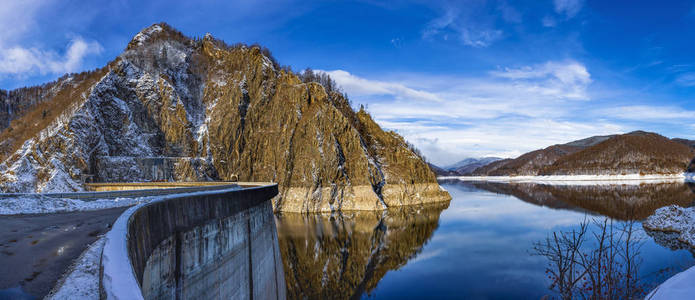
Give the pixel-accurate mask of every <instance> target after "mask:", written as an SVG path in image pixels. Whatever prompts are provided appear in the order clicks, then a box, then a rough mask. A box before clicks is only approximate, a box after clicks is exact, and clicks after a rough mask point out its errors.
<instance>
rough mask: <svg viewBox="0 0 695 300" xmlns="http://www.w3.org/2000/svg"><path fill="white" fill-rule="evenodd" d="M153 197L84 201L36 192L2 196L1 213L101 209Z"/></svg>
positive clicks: (44, 212) (0, 200)
mask: <svg viewBox="0 0 695 300" xmlns="http://www.w3.org/2000/svg"><path fill="white" fill-rule="evenodd" d="M152 199H153V197H139V198H116V199H98V200H93V201H82V200H77V199H68V198H52V197H46V196H42V195H41V194H35V195H31V196H19V197H2V196H0V215H19V214H46V213H58V212H70V211H89V210H100V209H107V208H114V207H123V206H131V205H136V204H139V203H143V202H148V201H150V200H152Z"/></svg>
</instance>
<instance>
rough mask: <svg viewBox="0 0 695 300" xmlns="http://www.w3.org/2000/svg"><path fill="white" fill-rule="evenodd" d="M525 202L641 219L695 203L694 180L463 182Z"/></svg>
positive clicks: (616, 217)
mask: <svg viewBox="0 0 695 300" xmlns="http://www.w3.org/2000/svg"><path fill="white" fill-rule="evenodd" d="M446 183H447V184H457V185H458V184H462V185H465V186H467V187H468V186H471V185H472V186H474V187H476V188H479V189H482V190H486V191H490V192H493V193H498V194H505V195H511V196H514V197H516V198H519V199H520V200H522V201H525V202H529V203H532V204H536V205H542V206H547V207H550V208H557V209H569V210H576V211H587V212H589V213H594V214H600V215H603V216H608V217H611V218H614V219H619V220H629V219H633V220H642V219H645V218H646V217H648V216H649V215H651V214H653V213H654V211H655V210H656V209H658V208H660V207H663V206H667V205H672V204H675V205H679V206H683V207H688V206H693V205H694V204H695V185H694V184H693V183H687V184H684V183H648V184H640V185H627V184H624V185H546V184H537V183H528V182H515V183H502V182H461V181H446Z"/></svg>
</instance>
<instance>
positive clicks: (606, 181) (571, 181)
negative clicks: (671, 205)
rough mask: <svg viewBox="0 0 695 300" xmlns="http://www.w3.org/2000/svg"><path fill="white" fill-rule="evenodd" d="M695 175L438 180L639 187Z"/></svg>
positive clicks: (458, 177)
mask: <svg viewBox="0 0 695 300" xmlns="http://www.w3.org/2000/svg"><path fill="white" fill-rule="evenodd" d="M694 178H695V174H693V173H682V174H645V175H642V174H625V175H547V176H441V177H437V179H443V180H446V179H457V180H461V181H490V182H529V183H540V184H548V185H639V184H642V183H671V182H684V181H690V180H694Z"/></svg>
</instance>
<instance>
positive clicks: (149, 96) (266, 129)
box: [0, 24, 450, 211]
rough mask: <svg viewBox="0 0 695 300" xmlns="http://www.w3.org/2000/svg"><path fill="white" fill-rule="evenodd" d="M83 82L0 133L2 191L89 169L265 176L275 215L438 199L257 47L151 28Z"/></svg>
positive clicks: (383, 137) (42, 185)
mask: <svg viewBox="0 0 695 300" xmlns="http://www.w3.org/2000/svg"><path fill="white" fill-rule="evenodd" d="M78 75H80V74H78ZM83 77H85V79H82V81H80V83H79V84H71V85H69V86H67V87H65V88H63V89H61V90H60V91H59V92H62V93H63V94H67V95H68V96H65V97H60V98H56V97H54V98H52V99H51V100H48V101H45V103H48V104H51V103H53V102H54V101H56V99H59V100H61V101H63V102H61V104H62V105H61V106H60V107H62V108H63V109H62V110H60V113H55V112H53V114H54V115H55V117H50V116H49V117H48V119H49V120H50V121H44V122H43V123H46V124H47V125H45V126H41V125H40V124H39V125H36V126H33V127H32V125H33V123H34V122H32V120H34V118H35V116H36V113H37V112H36V110H37V109H29V110H28V112H26V113H25V114H23V115H22V116H17V117H15V118H14V121H13V122H12V123H11V124H10V126H9V127H8V128H7V129H5V130H4V131H3V132H2V135H6V136H11V137H12V142H11V143H7V145H5V146H4V148H5V149H10V150H9V151H7V152H9V153H11V154H9V155H6V157H4V162H3V163H2V164H0V171H2V172H1V173H2V174H3V175H2V176H1V177H0V188H2V190H4V191H7V192H27V191H39V192H46V191H54V190H81V189H82V182H81V179H82V178H84V177H85V175H91V176H95V179H96V180H97V181H107V182H108V181H123V180H124V179H127V180H129V181H138V180H177V181H190V180H232V179H237V178H238V179H239V180H241V181H274V182H278V183H279V186H280V189H281V195H280V196H279V197H278V198H277V199H276V200H275V203H274V205H275V208H276V209H278V210H285V211H332V210H341V209H342V210H352V209H359V210H372V209H384V208H387V207H390V206H398V205H406V204H414V203H426V202H436V201H444V200H448V199H450V197H449V195H448V193H446V192H445V191H442V190H441V189H440V188H439V186H438V184H437V183H436V178H435V175H434V174H433V173H432V172H431V171H430V170H429V168H428V167H427V165H426V164H425V163H424V161H423V160H422V159H421V158H420V157H418V156H417V155H416V154H415V153H413V151H411V150H410V149H409V148H408V146H407V144H406V143H405V141H404V140H403V139H402V138H401V137H400V136H398V135H397V134H395V133H393V132H384V131H383V130H381V128H380V127H379V126H378V125H377V124H376V123H374V121H373V120H372V119H371V117H370V116H369V114H368V113H366V112H364V111H359V112H354V111H353V110H352V109H351V108H350V106H349V104H348V101H347V99H345V98H344V97H343V95H341V94H340V93H337V92H334V91H331V90H327V89H326V88H324V87H323V86H322V85H320V84H318V83H315V82H308V83H303V82H302V81H301V80H300V78H299V77H298V76H296V75H295V74H293V73H292V72H290V71H287V70H283V69H281V68H280V67H279V66H278V65H277V63H275V62H274V60H273V59H272V57H270V56H269V55H268V53H265V51H264V50H262V49H260V48H259V47H248V46H245V45H236V46H228V45H226V44H224V43H223V42H221V41H218V40H216V39H214V38H213V37H211V36H209V35H208V36H206V37H205V38H203V39H200V40H192V39H189V38H187V37H185V36H183V35H182V34H180V33H179V32H177V31H175V30H173V29H171V28H170V27H169V26H167V25H166V24H157V25H153V26H151V27H148V28H146V29H145V30H143V31H142V32H140V33H139V34H138V35H136V36H135V38H134V39H133V40H132V41H131V42H130V44H129V45H128V48H127V49H126V51H125V52H124V53H123V54H122V55H120V56H119V57H118V58H117V59H116V60H114V61H113V62H111V63H109V64H108V65H107V66H106V67H105V68H103V69H101V70H97V71H95V72H93V73H91V74H90V76H83ZM80 78H81V77H80ZM56 109H58V108H56ZM43 123H42V124H43ZM28 127H31V128H28ZM34 127H38V130H37V129H33V128H34ZM10 128H11V130H10ZM30 129H31V130H30ZM34 131H36V133H33V132H34ZM12 132H14V133H17V132H23V134H22V135H18V134H13V133H12ZM153 164H154V165H153ZM142 166H147V167H142ZM161 174H165V175H164V177H162V176H161Z"/></svg>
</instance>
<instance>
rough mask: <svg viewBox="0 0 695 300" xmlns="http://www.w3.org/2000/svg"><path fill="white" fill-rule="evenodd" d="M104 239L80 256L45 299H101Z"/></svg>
mask: <svg viewBox="0 0 695 300" xmlns="http://www.w3.org/2000/svg"><path fill="white" fill-rule="evenodd" d="M104 241H105V240H104V238H103V237H102V238H100V239H98V240H97V241H96V242H94V243H93V244H92V245H90V246H89V248H87V250H85V251H84V252H82V254H81V255H80V257H79V258H77V260H75V263H74V264H73V265H72V266H71V267H70V269H68V271H67V272H65V274H63V277H62V278H61V279H60V280H58V283H57V284H56V286H55V287H54V288H53V290H52V291H51V292H50V293H49V294H48V296H46V298H44V299H48V300H54V299H55V300H59V299H61V300H62V299H99V265H100V260H101V251H102V250H103V249H104Z"/></svg>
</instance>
